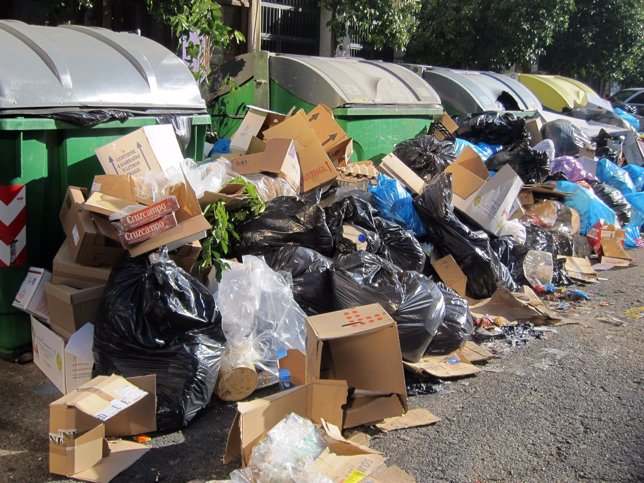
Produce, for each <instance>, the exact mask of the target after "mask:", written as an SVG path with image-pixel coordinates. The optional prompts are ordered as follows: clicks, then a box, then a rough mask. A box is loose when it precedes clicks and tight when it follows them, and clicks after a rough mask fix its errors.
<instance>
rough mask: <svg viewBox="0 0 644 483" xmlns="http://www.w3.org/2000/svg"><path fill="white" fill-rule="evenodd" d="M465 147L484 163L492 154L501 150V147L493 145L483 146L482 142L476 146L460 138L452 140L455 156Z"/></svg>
mask: <svg viewBox="0 0 644 483" xmlns="http://www.w3.org/2000/svg"><path fill="white" fill-rule="evenodd" d="M467 147H470V148H472V149H473V150H474V151H475V152H476V154H478V155H479V156H481V159H482V160H483V161H485V160H486V159H487V158H489V157H490V156H492V155H493V154H494V153H496V152H497V151H500V150H501V148H503V146H497V145H494V144H485V143H483V142H481V143H478V144H472V143H471V142H469V141H466V140H465V139H460V138H456V139H455V140H454V151H455V152H456V156H458V155H459V154H461V153H462V152H463V150H464V149H465V148H467Z"/></svg>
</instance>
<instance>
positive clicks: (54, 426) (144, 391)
mask: <svg viewBox="0 0 644 483" xmlns="http://www.w3.org/2000/svg"><path fill="white" fill-rule="evenodd" d="M152 431H156V377H155V376H154V375H151V376H142V377H132V378H129V379H124V378H122V377H121V376H117V375H112V376H99V377H96V378H94V379H92V380H91V381H88V382H87V383H86V384H84V385H82V386H80V387H79V388H77V389H76V390H75V391H73V392H71V393H69V394H67V395H65V396H63V397H62V398H60V399H58V400H56V401H54V402H53V403H51V404H50V405H49V471H50V472H51V473H55V474H59V475H65V476H71V477H73V478H76V479H79V480H86V481H95V482H108V481H110V480H111V479H112V478H114V477H115V476H116V475H118V474H119V473H120V472H121V471H123V470H124V469H126V468H127V467H128V466H130V465H131V464H132V463H134V462H135V461H136V460H137V459H139V458H140V457H141V456H142V455H143V454H145V453H146V452H147V451H148V450H149V448H148V447H146V446H144V445H141V444H138V443H132V442H129V441H121V442H113V441H106V440H105V437H106V436H131V435H136V434H141V433H146V432H152Z"/></svg>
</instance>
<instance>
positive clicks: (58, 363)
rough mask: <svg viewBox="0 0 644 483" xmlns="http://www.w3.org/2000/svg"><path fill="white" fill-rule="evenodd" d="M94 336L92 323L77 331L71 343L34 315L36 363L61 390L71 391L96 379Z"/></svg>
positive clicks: (33, 344) (33, 330) (65, 392)
mask: <svg viewBox="0 0 644 483" xmlns="http://www.w3.org/2000/svg"><path fill="white" fill-rule="evenodd" d="M93 336H94V328H93V326H92V325H91V324H90V325H89V327H87V328H85V327H83V328H82V329H81V330H79V331H78V332H76V333H75V334H73V335H72V337H71V338H70V340H69V343H68V342H66V341H65V339H64V338H63V337H61V336H60V335H58V334H56V333H55V332H54V331H53V330H51V329H49V328H48V327H47V326H45V325H44V324H42V323H41V322H39V321H38V320H37V319H36V318H34V317H32V318H31V343H32V350H33V357H34V364H36V366H37V367H38V368H39V369H40V370H41V371H42V372H43V373H44V374H45V376H47V378H48V379H49V380H50V381H51V382H52V383H53V384H54V386H56V388H57V389H58V390H59V391H60V392H61V393H63V394H67V393H68V392H71V391H73V390H74V389H76V388H77V387H79V386H82V385H83V384H85V383H86V382H88V381H89V380H90V379H91V378H92V366H93V364H94V358H93V357H92V343H93ZM83 348H84V350H83ZM87 349H89V350H87Z"/></svg>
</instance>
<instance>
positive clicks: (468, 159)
mask: <svg viewBox="0 0 644 483" xmlns="http://www.w3.org/2000/svg"><path fill="white" fill-rule="evenodd" d="M456 166H460V167H462V168H465V169H466V170H468V171H469V172H471V173H472V174H475V175H476V176H478V177H479V178H481V179H482V180H487V179H488V178H489V177H490V172H489V171H488V169H487V167H486V166H485V163H484V162H483V160H482V159H481V156H479V154H478V153H477V152H476V151H474V149H472V148H471V147H469V146H467V147H466V148H465V149H463V151H461V154H459V155H458V156H457V158H456V159H455V160H454V163H452V164H451V165H450V166H448V167H447V168H446V169H445V171H447V170H448V169H450V168H451V167H456ZM448 172H449V171H448Z"/></svg>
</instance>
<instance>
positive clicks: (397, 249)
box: [325, 196, 426, 272]
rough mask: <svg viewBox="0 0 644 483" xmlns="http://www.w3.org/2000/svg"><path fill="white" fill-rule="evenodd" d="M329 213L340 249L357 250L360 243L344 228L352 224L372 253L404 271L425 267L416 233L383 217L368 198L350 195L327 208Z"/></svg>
mask: <svg viewBox="0 0 644 483" xmlns="http://www.w3.org/2000/svg"><path fill="white" fill-rule="evenodd" d="M325 212H326V221H327V224H328V226H329V230H330V231H331V234H332V235H333V239H334V240H335V248H336V252H338V253H351V252H354V251H356V249H357V245H356V243H354V242H353V241H351V240H349V239H348V238H346V237H345V235H344V227H345V226H346V225H348V226H351V227H353V228H355V229H356V230H357V231H358V232H360V234H361V235H363V236H364V241H365V242H366V244H367V251H368V252H370V253H374V254H376V255H378V256H380V257H382V258H385V259H387V260H389V261H390V262H393V263H394V264H396V265H397V266H398V267H399V268H401V269H403V270H415V271H418V272H419V271H422V270H423V267H424V266H425V259H426V256H425V252H424V251H423V249H422V247H421V246H420V243H419V242H418V240H417V239H416V237H415V236H414V234H413V233H412V232H410V231H407V230H405V229H404V228H403V227H402V226H400V225H399V224H398V223H395V222H393V221H389V220H386V219H384V218H382V217H381V216H379V215H380V213H379V212H378V210H376V209H375V208H374V207H373V206H372V205H370V204H369V203H367V202H366V201H364V200H362V199H358V198H354V197H351V196H350V197H348V198H344V199H343V200H341V201H339V202H337V203H334V204H333V205H331V206H329V207H328V208H325Z"/></svg>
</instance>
